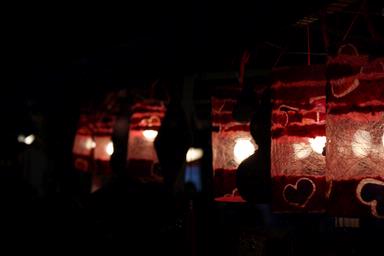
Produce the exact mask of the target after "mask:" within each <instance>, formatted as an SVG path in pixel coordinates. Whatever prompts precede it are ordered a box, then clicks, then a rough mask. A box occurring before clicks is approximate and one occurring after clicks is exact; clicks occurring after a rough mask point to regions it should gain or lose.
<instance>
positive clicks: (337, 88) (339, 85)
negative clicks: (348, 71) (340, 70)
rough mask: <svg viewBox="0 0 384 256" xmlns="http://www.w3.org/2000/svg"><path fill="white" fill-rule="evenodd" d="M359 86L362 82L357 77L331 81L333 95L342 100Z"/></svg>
mask: <svg viewBox="0 0 384 256" xmlns="http://www.w3.org/2000/svg"><path fill="white" fill-rule="evenodd" d="M359 85H360V81H359V79H358V77H357V76H349V77H343V78H340V79H335V80H331V89H332V94H333V96H334V97H336V98H341V97H344V96H345V95H347V94H349V93H351V92H352V91H354V90H355V89H356V88H357V87H359Z"/></svg>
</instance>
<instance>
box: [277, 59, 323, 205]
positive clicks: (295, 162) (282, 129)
mask: <svg viewBox="0 0 384 256" xmlns="http://www.w3.org/2000/svg"><path fill="white" fill-rule="evenodd" d="M273 78H274V83H273V85H272V90H273V96H272V97H273V98H272V103H273V104H272V105H273V107H272V141H271V175H272V184H273V188H272V191H273V195H272V196H273V208H274V209H275V210H276V211H283V212H284V211H294V212H295V211H306V212H319V211H323V210H324V206H325V194H326V193H325V190H326V182H325V166H326V164H325V156H324V155H323V150H324V147H325V144H326V137H325V101H326V100H325V85H326V79H325V67H324V66H316V65H314V66H305V67H296V68H294V67H290V68H279V69H276V70H274V73H273Z"/></svg>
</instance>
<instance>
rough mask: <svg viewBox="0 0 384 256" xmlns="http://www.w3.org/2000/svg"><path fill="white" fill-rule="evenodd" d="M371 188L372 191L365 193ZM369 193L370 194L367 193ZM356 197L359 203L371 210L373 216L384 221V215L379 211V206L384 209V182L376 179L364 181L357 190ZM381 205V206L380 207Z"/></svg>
mask: <svg viewBox="0 0 384 256" xmlns="http://www.w3.org/2000/svg"><path fill="white" fill-rule="evenodd" d="M369 187H371V191H365V190H367V189H369ZM367 192H368V193H367ZM356 197H357V199H359V201H360V202H361V203H362V204H364V205H368V206H369V207H370V208H371V214H372V215H373V216H375V217H376V218H380V219H384V213H383V212H382V210H381V213H380V212H379V211H378V210H379V206H381V207H383V201H384V200H383V198H384V182H383V181H380V180H376V179H371V178H367V179H363V180H361V181H360V182H359V184H358V185H357V188H356ZM379 203H381V205H379Z"/></svg>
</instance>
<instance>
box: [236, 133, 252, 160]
mask: <svg viewBox="0 0 384 256" xmlns="http://www.w3.org/2000/svg"><path fill="white" fill-rule="evenodd" d="M255 150H256V148H255V146H254V145H253V144H252V142H251V139H250V138H239V139H237V140H236V143H235V147H234V148H233V155H234V157H235V161H236V163H238V164H240V163H241V162H242V161H243V160H244V159H246V158H247V157H249V156H250V155H252V154H253V153H255Z"/></svg>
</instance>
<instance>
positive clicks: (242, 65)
mask: <svg viewBox="0 0 384 256" xmlns="http://www.w3.org/2000/svg"><path fill="white" fill-rule="evenodd" d="M249 57H250V54H249V51H248V50H247V49H246V50H245V51H244V52H243V55H242V56H241V60H240V70H239V84H240V87H243V84H244V77H245V66H246V65H247V64H248V61H249Z"/></svg>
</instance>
